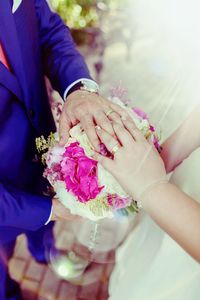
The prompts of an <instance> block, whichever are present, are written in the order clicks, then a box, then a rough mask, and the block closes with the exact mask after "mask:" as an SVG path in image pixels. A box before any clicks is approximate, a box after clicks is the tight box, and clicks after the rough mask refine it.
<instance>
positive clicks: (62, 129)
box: [59, 111, 71, 146]
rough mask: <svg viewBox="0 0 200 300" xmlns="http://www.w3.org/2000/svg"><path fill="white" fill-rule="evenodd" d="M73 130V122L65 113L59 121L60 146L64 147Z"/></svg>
mask: <svg viewBox="0 0 200 300" xmlns="http://www.w3.org/2000/svg"><path fill="white" fill-rule="evenodd" d="M70 128H71V121H70V119H69V117H68V116H67V115H66V114H65V112H64V111H63V112H62V113H61V116H60V120H59V138H60V141H59V145H60V146H64V145H65V144H66V143H67V140H68V138H69V130H70Z"/></svg>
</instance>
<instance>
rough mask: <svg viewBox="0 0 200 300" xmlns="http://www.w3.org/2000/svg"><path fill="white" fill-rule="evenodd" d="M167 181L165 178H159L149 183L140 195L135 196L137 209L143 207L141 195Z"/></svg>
mask: <svg viewBox="0 0 200 300" xmlns="http://www.w3.org/2000/svg"><path fill="white" fill-rule="evenodd" d="M168 182H169V181H168V180H167V179H161V180H158V181H156V182H153V183H151V184H149V185H148V186H147V187H146V188H145V189H144V190H143V191H142V192H141V193H140V195H139V196H138V197H137V199H136V200H135V201H136V202H137V206H138V208H139V209H143V204H142V200H140V199H142V198H143V196H144V195H145V194H146V193H148V192H150V191H151V190H153V189H154V188H155V187H157V186H158V185H161V184H166V183H168Z"/></svg>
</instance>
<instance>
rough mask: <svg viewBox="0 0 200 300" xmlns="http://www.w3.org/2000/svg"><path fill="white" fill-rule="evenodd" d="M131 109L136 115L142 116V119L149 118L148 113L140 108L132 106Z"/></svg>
mask: <svg viewBox="0 0 200 300" xmlns="http://www.w3.org/2000/svg"><path fill="white" fill-rule="evenodd" d="M133 111H134V112H135V113H136V115H138V117H140V118H142V119H143V120H148V119H149V118H148V115H147V114H146V113H145V112H144V111H143V110H141V109H140V108H138V107H134V108H133Z"/></svg>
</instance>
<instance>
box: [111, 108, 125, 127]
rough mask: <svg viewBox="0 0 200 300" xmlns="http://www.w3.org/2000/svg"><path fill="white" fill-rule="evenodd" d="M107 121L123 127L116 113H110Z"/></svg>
mask: <svg viewBox="0 0 200 300" xmlns="http://www.w3.org/2000/svg"><path fill="white" fill-rule="evenodd" d="M108 119H109V120H110V121H114V122H115V123H118V124H120V125H121V126H123V123H122V119H121V117H120V115H119V114H118V113H116V112H115V111H113V112H112V113H110V114H109V116H108Z"/></svg>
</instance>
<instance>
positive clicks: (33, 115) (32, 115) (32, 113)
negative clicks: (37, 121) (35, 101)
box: [29, 109, 35, 119]
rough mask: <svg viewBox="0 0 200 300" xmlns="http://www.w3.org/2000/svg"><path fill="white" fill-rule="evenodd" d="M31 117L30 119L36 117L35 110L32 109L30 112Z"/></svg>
mask: <svg viewBox="0 0 200 300" xmlns="http://www.w3.org/2000/svg"><path fill="white" fill-rule="evenodd" d="M29 115H30V118H31V119H33V118H34V117H35V112H34V110H33V109H30V110H29Z"/></svg>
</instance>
